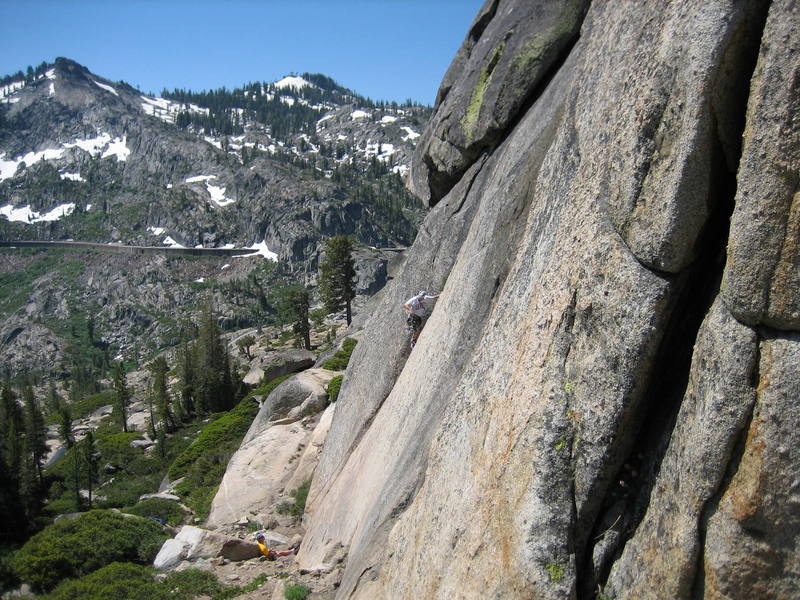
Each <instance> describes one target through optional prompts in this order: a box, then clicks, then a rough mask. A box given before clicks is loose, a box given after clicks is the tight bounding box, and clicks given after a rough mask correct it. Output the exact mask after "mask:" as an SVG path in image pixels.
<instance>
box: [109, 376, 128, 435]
mask: <svg viewBox="0 0 800 600" xmlns="http://www.w3.org/2000/svg"><path fill="white" fill-rule="evenodd" d="M112 378H113V381H114V413H116V417H117V421H118V422H119V425H120V427H121V429H122V431H124V432H126V433H127V432H128V404H129V403H130V400H131V393H130V391H129V390H128V383H127V381H126V377H125V368H124V367H123V365H122V363H115V364H114V367H113V375H112Z"/></svg>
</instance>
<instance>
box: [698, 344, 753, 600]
mask: <svg viewBox="0 0 800 600" xmlns="http://www.w3.org/2000/svg"><path fill="white" fill-rule="evenodd" d="M762 339H763V336H761V335H760V334H758V335H757V338H756V344H755V347H756V356H755V360H754V368H753V371H752V373H751V379H750V387H751V388H753V390H757V389H758V386H759V381H760V379H761V375H760V372H759V365H760V362H761V357H760V347H761V341H762ZM754 410H755V403H753V405H752V406H750V408H749V410H748V414H747V418H746V419H745V422H744V426H743V427H742V429H741V431H740V432H739V436H738V439H737V440H736V444H735V445H734V447H733V450H732V452H731V456H730V458H729V459H728V465H727V467H726V469H725V476H724V477H723V478H722V480H721V481H720V484H719V487H718V488H717V490H716V491H715V492H714V494H713V495H712V496H711V497H710V498H709V499H708V501H707V502H706V505H705V506H704V507H703V511H702V513H701V515H702V516H701V518H700V523H699V524H698V534H699V545H698V547H699V548H700V551H699V552H698V553H697V564H696V567H695V577H694V582H693V584H692V596H691V597H692V600H702V599H703V598H704V597H705V552H704V551H703V549H704V548H705V545H706V532H707V531H708V520H709V519H710V518H711V515H713V514H714V513H715V512H716V511H717V507H718V506H719V501H720V500H721V499H722V495H723V494H724V493H725V490H727V489H728V486H729V485H730V483H731V480H732V479H733V476H734V475H735V474H736V472H737V471H738V470H739V465H740V464H741V462H742V457H743V456H744V452H745V445H746V442H747V432H748V431H750V426H751V424H752V421H753V411H754Z"/></svg>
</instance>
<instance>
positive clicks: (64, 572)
mask: <svg viewBox="0 0 800 600" xmlns="http://www.w3.org/2000/svg"><path fill="white" fill-rule="evenodd" d="M167 537H168V536H167V535H165V534H164V533H163V530H162V528H161V526H160V525H158V524H157V523H155V522H153V521H150V520H147V519H138V518H135V517H127V518H126V517H123V516H122V515H119V514H116V513H113V512H110V511H103V510H93V511H90V512H88V513H86V514H83V515H81V516H80V517H78V518H75V519H62V520H60V521H58V522H56V523H53V524H52V525H50V526H48V527H46V528H45V529H44V530H42V531H40V532H39V533H37V534H36V535H34V536H33V537H32V538H31V539H30V540H28V541H27V543H26V544H25V545H24V546H23V547H22V548H21V549H20V551H19V552H18V553H17V554H16V556H15V557H14V558H13V560H12V565H13V567H14V571H15V572H16V574H17V575H18V576H19V578H20V579H22V580H23V581H26V582H28V583H30V584H31V586H33V588H34V589H35V590H37V591H47V590H50V589H52V588H53V587H54V586H55V585H56V584H57V583H58V582H59V581H61V580H63V579H67V578H75V577H80V576H82V575H86V574H88V573H91V572H93V571H96V570H97V569H99V568H101V567H104V566H106V565H108V564H110V563H112V562H116V561H142V562H150V561H152V560H153V558H154V557H155V555H156V553H157V552H158V550H159V548H161V545H162V544H163V543H164V541H165V540H166V539H167Z"/></svg>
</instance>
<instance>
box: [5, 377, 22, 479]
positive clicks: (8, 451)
mask: <svg viewBox="0 0 800 600" xmlns="http://www.w3.org/2000/svg"><path fill="white" fill-rule="evenodd" d="M0 428H2V431H3V446H2V448H0V451H1V452H2V456H3V460H4V461H5V464H6V466H7V467H8V470H9V473H10V474H11V477H12V478H14V479H18V478H19V473H20V470H21V469H22V468H23V463H24V461H23V447H22V441H23V437H24V436H23V434H24V424H23V416H22V411H21V410H20V407H19V404H18V403H17V398H16V395H15V394H14V391H13V390H12V389H11V384H10V383H9V382H8V381H6V383H5V385H4V386H3V391H2V392H0Z"/></svg>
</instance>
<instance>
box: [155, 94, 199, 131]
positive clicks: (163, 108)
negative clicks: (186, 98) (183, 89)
mask: <svg viewBox="0 0 800 600" xmlns="http://www.w3.org/2000/svg"><path fill="white" fill-rule="evenodd" d="M139 97H140V98H141V99H142V100H144V102H143V103H142V104H141V107H142V110H143V111H144V112H145V114H148V115H150V116H151V117H156V118H157V119H161V120H162V121H164V122H166V123H171V124H174V123H175V120H176V118H177V116H178V113H180V112H190V113H197V114H202V115H207V114H208V109H207V108H201V107H199V106H197V105H196V104H181V103H180V102H174V101H172V100H167V99H166V98H151V97H149V96H139Z"/></svg>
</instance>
